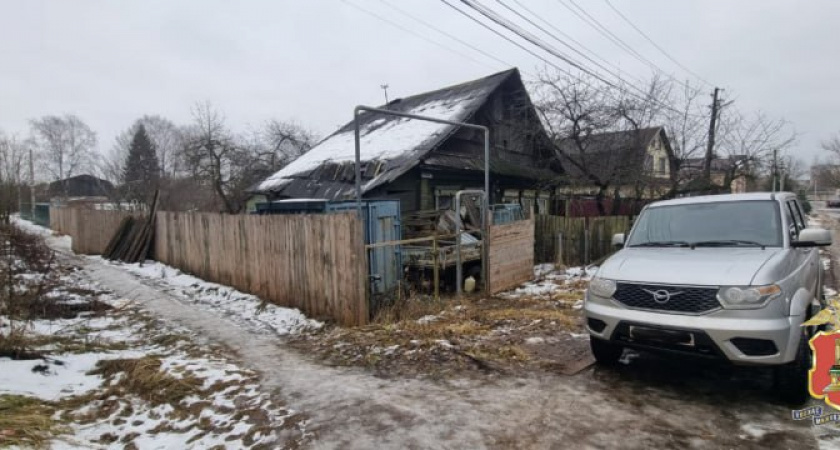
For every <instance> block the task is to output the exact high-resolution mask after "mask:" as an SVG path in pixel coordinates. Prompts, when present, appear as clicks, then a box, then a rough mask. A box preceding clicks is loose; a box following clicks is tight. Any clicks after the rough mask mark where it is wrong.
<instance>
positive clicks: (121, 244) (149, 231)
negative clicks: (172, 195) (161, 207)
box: [102, 191, 160, 263]
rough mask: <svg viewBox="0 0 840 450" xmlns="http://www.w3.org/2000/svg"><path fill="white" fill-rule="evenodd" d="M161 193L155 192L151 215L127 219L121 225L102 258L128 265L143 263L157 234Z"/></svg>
mask: <svg viewBox="0 0 840 450" xmlns="http://www.w3.org/2000/svg"><path fill="white" fill-rule="evenodd" d="M159 197H160V192H157V191H156V192H155V197H154V200H152V206H151V208H150V209H149V214H148V215H145V216H139V217H132V216H129V217H126V218H124V219H123V220H122V222H121V223H120V226H119V227H118V228H117V231H116V232H115V233H114V236H113V237H112V238H111V240H110V242H108V246H107V247H105V251H104V252H103V253H102V256H103V257H105V258H106V259H110V260H111V261H123V262H127V263H136V262H143V261H145V260H146V258H147V257H148V256H149V251H150V250H151V249H152V242H153V239H154V234H155V216H156V215H157V206H158V199H159Z"/></svg>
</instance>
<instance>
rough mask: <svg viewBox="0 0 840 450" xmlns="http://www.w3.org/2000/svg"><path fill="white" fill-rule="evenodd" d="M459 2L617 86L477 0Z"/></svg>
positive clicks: (585, 71) (554, 54) (571, 63)
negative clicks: (476, 0) (475, 0)
mask: <svg viewBox="0 0 840 450" xmlns="http://www.w3.org/2000/svg"><path fill="white" fill-rule="evenodd" d="M442 1H444V3H447V2H446V1H445V0H442ZM461 3H463V4H465V5H467V7H469V8H470V9H472V10H473V11H476V12H478V13H479V14H481V15H482V16H484V17H486V18H488V19H490V21H492V22H494V23H495V24H496V25H499V26H501V27H502V28H505V29H507V30H508V31H511V32H513V33H514V34H516V35H517V36H519V37H520V38H522V39H525V40H526V41H528V42H530V43H531V44H532V45H534V46H536V47H537V48H539V49H540V50H542V51H544V52H546V53H548V54H550V55H552V56H554V57H557V58H559V59H561V60H562V61H563V62H565V63H566V64H569V65H570V66H572V67H574V68H576V69H578V70H580V71H581V72H583V73H586V74H587V75H590V76H592V77H594V78H596V79H598V80H599V81H601V82H603V83H605V84H607V85H609V86H611V87H614V88H618V86H617V85H615V84H614V83H613V82H611V81H609V80H606V79H605V78H603V77H602V76H600V75H599V74H598V73H596V72H594V71H592V70H589V69H587V68H586V67H584V66H582V65H581V64H579V63H577V62H576V61H574V60H573V59H572V58H571V57H569V56H568V55H566V54H564V53H562V52H560V51H558V50H556V49H554V48H552V47H550V46H549V45H547V44H546V43H544V42H542V41H541V40H540V39H539V38H537V37H536V36H534V35H532V34H531V33H528V32H527V31H525V30H523V29H522V28H520V27H518V26H517V25H515V24H513V23H511V22H510V21H508V20H506V19H505V18H503V17H501V16H499V14H497V13H496V12H494V11H493V10H492V9H490V8H487V7H485V6H483V5H481V4H479V3H478V2H474V1H472V0H461ZM447 4H448V3H447ZM474 20H475V19H474ZM540 59H542V60H543V61H546V62H548V61H547V60H546V59H544V58H542V57H540ZM552 65H553V66H554V67H557V66H556V65H554V64H552Z"/></svg>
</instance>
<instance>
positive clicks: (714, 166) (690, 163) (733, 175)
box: [680, 155, 750, 194]
mask: <svg viewBox="0 0 840 450" xmlns="http://www.w3.org/2000/svg"><path fill="white" fill-rule="evenodd" d="M749 162H750V161H749V158H748V157H747V156H746V155H730V156H727V157H723V158H712V161H711V164H710V165H709V167H710V169H709V173H710V178H711V183H712V184H713V185H714V186H717V187H718V188H719V189H721V191H722V192H723V193H732V194H738V193H743V192H747V190H748V181H749V180H748V177H747V174H748V173H749V170H750V163H749ZM705 163H706V160H705V158H687V159H685V160H683V161H682V164H681V165H680V182H681V184H682V185H683V186H685V187H687V188H689V189H690V186H691V185H692V183H696V182H697V180H700V179H702V176H703V168H704V167H705Z"/></svg>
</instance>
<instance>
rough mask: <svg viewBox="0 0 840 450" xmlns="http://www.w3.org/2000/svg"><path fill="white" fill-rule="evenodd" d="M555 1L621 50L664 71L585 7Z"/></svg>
mask: <svg viewBox="0 0 840 450" xmlns="http://www.w3.org/2000/svg"><path fill="white" fill-rule="evenodd" d="M557 2H558V3H560V4H561V5H563V6H564V7H565V8H566V9H568V10H569V11H571V12H572V14H574V15H576V16H577V17H578V18H579V19H580V20H582V21H584V22H586V24H587V25H589V26H590V27H592V28H594V29H595V31H597V32H598V33H600V34H601V35H602V36H604V37H606V38H607V39H608V40H609V41H610V42H612V43H613V44H615V45H617V46H618V47H619V48H621V49H622V50H624V51H626V52H628V53H630V54H631V55H632V56H633V57H634V58H636V59H637V60H638V61H639V62H641V63H642V64H645V65H647V66H648V67H650V68H652V69H653V70H655V71H657V72H662V73H665V71H664V70H662V68H660V67H659V66H657V65H656V64H654V63H653V62H652V61H650V60H648V59H647V58H645V57H644V56H642V54H640V53H639V52H637V51H636V50H635V49H634V48H633V47H631V46H630V45H628V44H627V43H626V42H624V41H623V40H622V39H621V38H619V37H618V36H616V35H615V34H613V32H611V31H610V30H609V29H608V28H607V27H605V26H604V25H602V24H601V23H600V22H598V20H597V19H595V18H594V17H592V15H591V14H589V13H588V12H587V11H586V10H585V9H583V8H582V7H581V6H580V5H578V4H577V3H575V1H574V0H569V2H571V3H572V5H574V8H573V7H572V6H570V5H569V4H568V3H566V2H565V0H557ZM576 8H577V9H576ZM578 10H579V11H578Z"/></svg>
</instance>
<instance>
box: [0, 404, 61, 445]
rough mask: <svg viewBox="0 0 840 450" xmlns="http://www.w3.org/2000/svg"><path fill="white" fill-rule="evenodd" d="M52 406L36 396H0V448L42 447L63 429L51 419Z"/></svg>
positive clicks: (53, 409) (53, 411)
mask: <svg viewBox="0 0 840 450" xmlns="http://www.w3.org/2000/svg"><path fill="white" fill-rule="evenodd" d="M54 413H55V407H54V406H53V405H52V404H50V403H47V402H43V401H41V400H38V399H36V398H32V397H25V396H21V395H0V447H7V446H8V447H35V448H44V447H46V445H47V443H48V442H49V440H50V439H52V438H53V437H54V436H56V435H58V434H61V433H64V432H66V431H67V430H66V429H65V428H64V427H63V426H62V425H61V423H60V422H58V421H56V420H54V419H53V414H54Z"/></svg>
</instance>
